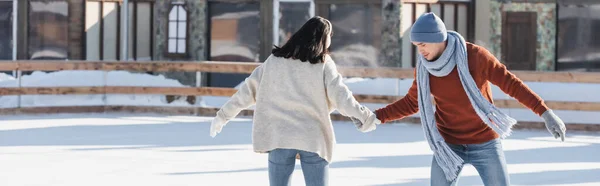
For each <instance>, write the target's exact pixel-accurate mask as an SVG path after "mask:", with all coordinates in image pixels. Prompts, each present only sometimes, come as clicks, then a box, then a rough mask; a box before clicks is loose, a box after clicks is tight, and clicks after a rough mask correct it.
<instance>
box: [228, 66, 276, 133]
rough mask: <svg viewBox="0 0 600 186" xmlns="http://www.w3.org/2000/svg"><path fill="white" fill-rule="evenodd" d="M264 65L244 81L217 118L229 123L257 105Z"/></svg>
mask: <svg viewBox="0 0 600 186" xmlns="http://www.w3.org/2000/svg"><path fill="white" fill-rule="evenodd" d="M263 65H264V64H261V65H260V66H258V67H257V68H256V69H254V71H253V72H252V74H251V75H250V77H248V78H246V80H244V83H242V84H241V85H240V87H239V89H238V91H237V92H236V93H235V94H234V95H233V96H231V98H230V99H229V100H228V101H227V102H226V103H225V104H224V105H223V107H221V109H220V110H219V111H218V112H217V117H221V118H222V119H224V120H225V122H227V121H229V120H230V119H233V118H234V117H235V116H237V115H238V114H239V113H240V112H241V111H242V110H244V109H247V108H249V107H250V106H252V105H254V104H256V94H257V91H258V85H259V84H260V80H261V77H262V73H263Z"/></svg>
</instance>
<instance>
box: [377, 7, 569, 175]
mask: <svg viewBox="0 0 600 186" xmlns="http://www.w3.org/2000/svg"><path fill="white" fill-rule="evenodd" d="M411 41H412V43H413V44H414V45H415V46H416V47H417V48H418V50H419V56H418V57H419V62H418V63H417V67H416V70H415V80H414V81H413V84H412V86H411V87H410V89H409V91H408V94H407V95H406V96H405V97H404V98H402V99H400V100H398V101H396V102H394V103H392V104H390V105H388V106H386V107H384V108H381V109H378V110H376V111H375V113H376V115H377V118H378V119H380V120H381V121H382V123H385V122H388V121H391V120H397V119H402V118H404V117H407V116H409V115H412V114H415V113H417V112H418V111H419V110H420V117H421V123H422V126H423V128H424V131H425V136H426V139H427V141H428V142H429V145H430V147H431V149H432V150H433V151H434V158H433V161H432V164H431V185H433V186H438V185H456V184H457V181H458V175H459V174H460V171H461V169H462V167H463V165H464V164H466V163H468V164H472V165H473V166H474V167H475V168H476V169H477V171H478V172H479V175H480V177H481V178H482V180H483V182H484V184H485V185H487V186H489V185H509V184H510V182H509V176H508V172H507V170H506V161H505V158H504V152H503V150H502V144H501V141H500V139H502V138H504V137H507V136H508V135H510V132H511V127H512V125H514V124H515V123H516V120H514V119H512V118H510V117H509V116H508V115H506V114H504V113H502V111H500V110H499V109H498V108H496V107H495V106H494V105H493V102H492V91H491V88H490V85H489V83H490V82H491V83H492V84H494V85H496V86H498V87H500V89H502V91H504V92H505V93H507V94H508V95H510V96H512V97H514V98H516V99H517V100H518V101H519V102H520V103H521V104H523V105H525V106H527V107H528V108H529V109H531V110H532V111H533V112H535V113H536V114H538V115H540V116H541V117H542V118H543V119H544V121H545V123H546V127H547V128H548V130H549V131H550V133H551V134H552V135H554V137H555V138H558V137H560V138H561V139H562V140H563V141H564V137H565V131H566V129H565V125H564V123H563V122H562V120H561V119H560V118H558V117H557V116H556V115H555V114H554V113H553V112H552V110H550V109H549V108H548V107H547V106H546V105H545V104H544V101H543V100H542V99H541V98H540V97H539V96H538V95H536V94H535V93H534V92H533V91H532V90H530V89H529V88H528V87H527V86H526V85H525V84H524V83H523V82H522V81H521V80H519V79H518V78H517V77H516V76H515V75H513V74H512V73H510V72H509V71H508V70H507V69H506V67H505V66H504V65H503V64H502V63H500V62H499V61H498V60H497V59H496V58H495V57H494V56H493V55H492V54H491V53H490V52H489V51H487V50H486V49H484V48H483V47H480V46H477V45H475V44H472V43H466V42H465V41H464V39H463V37H462V36H460V34H458V33H456V32H453V31H447V30H446V26H445V25H444V23H443V22H442V20H441V19H440V18H439V17H437V16H436V15H435V14H433V13H426V14H423V15H422V16H420V17H419V19H418V20H417V21H416V22H415V23H414V25H413V27H412V29H411ZM432 97H433V101H435V103H433V102H432V100H431V98H432ZM434 106H435V109H434Z"/></svg>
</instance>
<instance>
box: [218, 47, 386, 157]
mask: <svg viewBox="0 0 600 186" xmlns="http://www.w3.org/2000/svg"><path fill="white" fill-rule="evenodd" d="M342 80H343V78H342V76H341V75H340V74H339V73H338V71H337V69H336V65H335V63H334V62H333V60H332V59H331V57H329V56H327V57H326V61H325V63H318V64H311V63H308V62H300V61H299V60H293V59H285V58H281V57H275V56H273V55H271V56H270V57H269V58H268V59H267V60H266V61H265V62H264V63H263V64H261V65H260V66H258V67H257V68H256V69H255V70H254V72H252V74H251V75H250V77H248V78H247V79H246V80H245V83H243V84H241V85H240V87H239V89H238V92H237V93H235V94H234V95H233V96H232V97H231V99H230V100H229V101H228V102H227V103H225V105H223V107H222V108H221V109H220V110H219V111H218V112H217V117H221V119H223V121H225V122H227V121H229V120H230V119H232V118H234V117H235V116H236V115H238V113H239V112H240V111H241V110H243V109H246V108H249V107H250V106H252V105H254V104H256V109H255V111H254V119H253V122H254V124H253V127H252V132H253V133H252V142H253V146H254V151H255V152H269V151H271V150H274V149H277V148H284V149H298V150H304V151H308V152H314V153H317V154H319V156H321V157H322V158H323V159H325V160H327V161H328V162H331V156H332V155H331V154H332V151H333V148H334V145H335V134H334V132H333V126H332V123H331V118H330V113H331V112H332V111H333V110H338V112H339V113H341V114H342V115H345V116H349V117H353V118H355V119H357V120H359V121H361V122H362V123H363V126H362V127H361V128H359V130H361V131H363V132H367V131H370V130H373V129H375V125H376V122H377V121H379V120H377V118H376V116H375V114H373V112H371V111H370V110H369V109H368V108H366V107H363V106H361V105H360V104H359V103H358V102H357V101H356V100H355V99H354V97H353V96H352V92H350V90H349V89H348V87H347V86H346V85H345V84H344V83H343V81H342Z"/></svg>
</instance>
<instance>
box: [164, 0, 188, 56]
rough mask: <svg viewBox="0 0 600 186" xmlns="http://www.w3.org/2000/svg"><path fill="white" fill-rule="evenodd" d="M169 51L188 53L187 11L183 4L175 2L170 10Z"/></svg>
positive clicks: (172, 52) (171, 52)
mask: <svg viewBox="0 0 600 186" xmlns="http://www.w3.org/2000/svg"><path fill="white" fill-rule="evenodd" d="M168 35H169V39H168V41H169V42H168V43H169V44H168V52H169V53H170V54H179V55H185V54H186V53H187V48H186V47H187V39H186V38H187V11H186V10H185V7H184V6H183V4H174V5H173V7H172V8H171V11H170V12H169V34H168Z"/></svg>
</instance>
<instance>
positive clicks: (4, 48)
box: [0, 1, 13, 60]
mask: <svg viewBox="0 0 600 186" xmlns="http://www.w3.org/2000/svg"><path fill="white" fill-rule="evenodd" d="M12 8H13V2H12V1H0V60H11V59H12V52H13V46H12V45H13V41H12V39H13V38H12V34H13V32H12V29H13V27H12V23H13V15H12V14H13V12H12Z"/></svg>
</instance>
